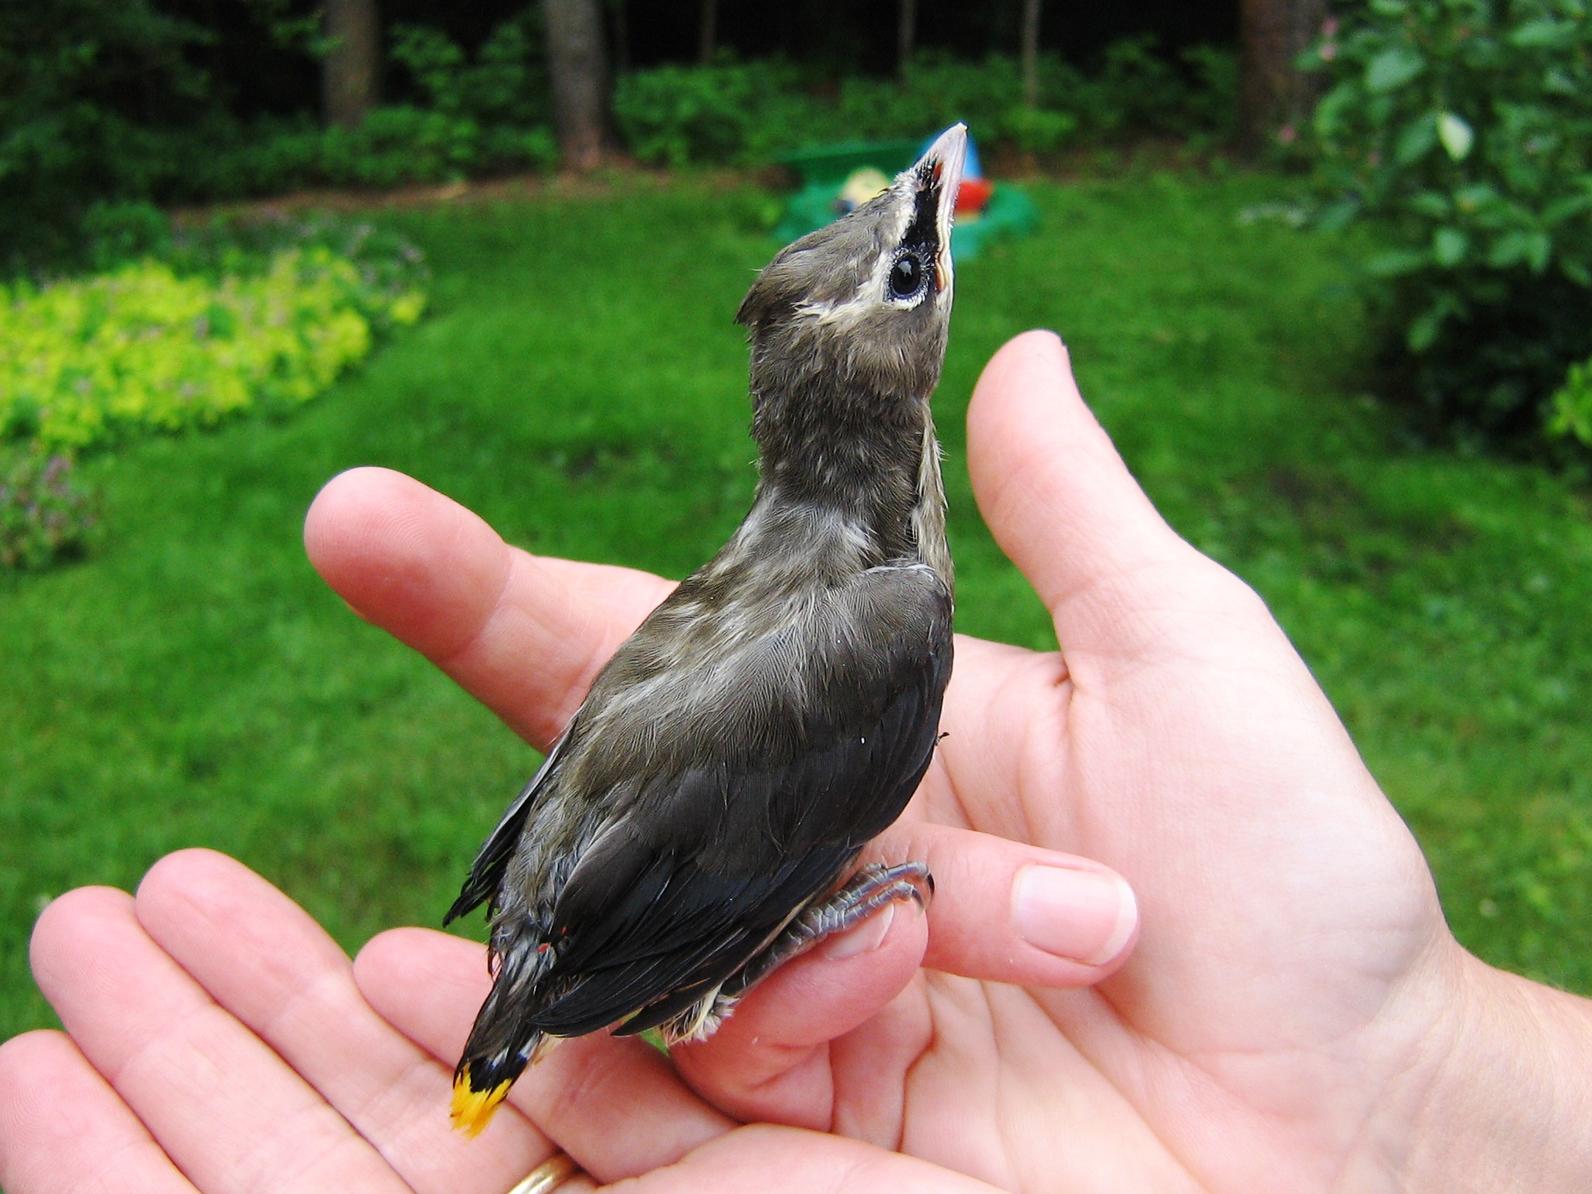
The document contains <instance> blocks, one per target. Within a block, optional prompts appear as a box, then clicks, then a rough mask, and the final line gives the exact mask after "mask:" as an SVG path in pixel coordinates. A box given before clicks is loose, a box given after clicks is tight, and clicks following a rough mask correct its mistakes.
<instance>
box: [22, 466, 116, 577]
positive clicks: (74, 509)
mask: <svg viewBox="0 0 1592 1194" xmlns="http://www.w3.org/2000/svg"><path fill="white" fill-rule="evenodd" d="M98 523H99V512H98V510H97V503H96V502H95V501H94V499H93V498H92V497H91V495H90V494H89V493H88V492H87V491H86V490H84V489H83V488H82V487H80V486H79V485H78V484H77V482H76V480H75V479H74V478H73V476H72V460H71V457H69V456H65V455H62V454H60V453H44V452H40V451H36V450H35V451H19V450H18V449H17V448H15V447H7V446H4V445H0V571H5V570H13V571H21V570H24V569H34V568H43V567H44V566H45V565H47V564H52V563H55V562H56V561H57V560H63V559H70V558H72V557H74V556H79V555H82V554H83V553H84V552H85V551H86V550H87V549H88V545H89V542H90V540H91V538H92V536H93V534H94V532H95V530H96V528H97V527H98Z"/></svg>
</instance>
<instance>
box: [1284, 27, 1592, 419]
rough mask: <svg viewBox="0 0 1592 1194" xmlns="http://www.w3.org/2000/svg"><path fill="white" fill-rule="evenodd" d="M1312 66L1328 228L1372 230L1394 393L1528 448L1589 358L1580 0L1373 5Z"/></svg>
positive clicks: (1591, 271) (1589, 109) (1591, 136)
mask: <svg viewBox="0 0 1592 1194" xmlns="http://www.w3.org/2000/svg"><path fill="white" fill-rule="evenodd" d="M1305 64H1306V65H1308V66H1313V67H1315V68H1317V69H1322V70H1326V71H1328V72H1330V75H1331V80H1332V86H1331V88H1330V90H1329V91H1328V92H1327V93H1326V95H1325V96H1324V97H1323V99H1322V100H1321V102H1320V104H1319V106H1318V107H1317V110H1316V113H1315V119H1314V134H1315V143H1316V152H1317V161H1318V165H1317V174H1318V178H1319V181H1320V184H1321V186H1322V188H1323V189H1324V191H1325V192H1326V194H1327V196H1328V198H1329V200H1330V202H1329V204H1328V206H1326V207H1325V208H1324V210H1323V213H1322V218H1321V222H1322V223H1323V224H1325V225H1327V226H1341V225H1343V224H1347V223H1349V222H1351V221H1354V220H1359V221H1363V222H1365V223H1367V224H1368V225H1370V226H1372V227H1373V228H1374V229H1375V230H1376V232H1377V233H1379V234H1380V236H1381V237H1382V238H1383V240H1384V241H1385V243H1386V246H1387V250H1386V251H1385V252H1383V253H1381V255H1380V256H1378V257H1376V258H1375V259H1374V260H1372V261H1370V262H1368V263H1367V266H1368V270H1369V272H1370V273H1371V274H1372V275H1373V276H1374V277H1375V278H1376V279H1378V280H1379V286H1380V291H1379V293H1378V294H1377V295H1376V297H1377V300H1378V306H1379V308H1380V310H1381V312H1382V317H1383V319H1384V320H1385V322H1386V325H1387V326H1388V328H1389V329H1390V331H1389V336H1388V346H1387V350H1386V352H1385V353H1384V360H1385V362H1386V363H1387V364H1388V366H1389V369H1390V378H1391V380H1392V381H1393V383H1394V385H1395V386H1397V387H1398V392H1399V393H1398V396H1400V397H1407V398H1408V399H1410V400H1411V401H1413V402H1414V403H1416V404H1417V405H1418V408H1419V409H1420V410H1422V411H1424V412H1425V414H1426V415H1427V416H1428V418H1429V422H1430V424H1431V425H1432V426H1433V428H1434V429H1444V430H1446V431H1449V432H1457V433H1459V434H1461V435H1471V434H1477V433H1479V434H1481V435H1484V436H1487V437H1489V438H1492V439H1493V440H1495V441H1501V442H1506V443H1521V442H1524V441H1527V440H1530V439H1534V438H1536V437H1538V436H1539V435H1540V433H1541V430H1542V428H1543V424H1544V419H1545V416H1546V412H1547V405H1548V401H1549V396H1550V395H1551V394H1552V393H1553V392H1554V390H1555V388H1556V387H1557V386H1558V385H1559V384H1560V382H1561V381H1563V379H1564V378H1565V374H1566V370H1567V369H1568V367H1569V365H1570V364H1571V362H1573V361H1577V360H1581V359H1584V358H1585V357H1587V356H1588V355H1592V319H1589V318H1588V317H1587V309H1588V304H1589V300H1592V293H1589V289H1592V161H1589V154H1592V21H1589V20H1588V14H1587V11H1586V4H1585V2H1584V0H1507V2H1506V0H1372V2H1371V3H1370V4H1369V5H1368V7H1367V9H1366V11H1365V13H1364V15H1363V17H1360V18H1357V19H1355V20H1354V21H1352V22H1346V23H1345V25H1344V26H1343V27H1342V28H1341V29H1338V28H1336V27H1334V26H1332V25H1331V23H1329V26H1328V28H1327V30H1326V31H1325V34H1324V36H1323V38H1322V39H1321V41H1320V42H1319V43H1318V44H1317V45H1316V46H1315V47H1314V48H1313V49H1312V50H1311V51H1310V52H1309V53H1308V55H1307V56H1306V60H1305Z"/></svg>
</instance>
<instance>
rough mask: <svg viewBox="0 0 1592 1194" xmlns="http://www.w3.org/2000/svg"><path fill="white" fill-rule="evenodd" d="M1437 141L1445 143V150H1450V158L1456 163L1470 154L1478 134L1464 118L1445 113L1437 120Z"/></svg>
mask: <svg viewBox="0 0 1592 1194" xmlns="http://www.w3.org/2000/svg"><path fill="white" fill-rule="evenodd" d="M1437 139H1438V140H1439V141H1441V142H1442V143H1443V148H1444V149H1446V150H1448V156H1449V157H1451V158H1453V159H1454V160H1455V161H1456V162H1462V161H1464V160H1465V155H1466V154H1468V153H1469V152H1470V147H1471V146H1472V145H1474V144H1475V143H1476V134H1475V133H1473V132H1472V131H1471V128H1470V125H1468V124H1466V123H1465V120H1464V118H1463V117H1460V116H1456V115H1455V114H1454V113H1452V112H1444V113H1443V114H1442V115H1441V116H1439V117H1438V118H1437Z"/></svg>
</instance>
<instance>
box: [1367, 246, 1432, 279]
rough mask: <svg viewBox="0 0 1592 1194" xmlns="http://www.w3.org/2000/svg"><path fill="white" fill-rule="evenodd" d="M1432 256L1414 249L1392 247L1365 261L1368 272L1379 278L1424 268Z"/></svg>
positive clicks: (1391, 276)
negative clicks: (1429, 256)
mask: <svg viewBox="0 0 1592 1194" xmlns="http://www.w3.org/2000/svg"><path fill="white" fill-rule="evenodd" d="M1429 260H1430V258H1428V257H1427V255H1426V254H1425V253H1417V252H1415V251H1414V250H1413V249H1390V250H1388V251H1387V252H1386V253H1378V254H1376V256H1374V257H1372V258H1371V259H1370V260H1368V261H1367V262H1366V263H1365V269H1366V272H1367V273H1369V274H1371V275H1372V276H1373V277H1377V278H1394V277H1397V276H1398V275H1400V274H1412V273H1414V272H1415V271H1416V270H1418V269H1423V268H1424V267H1425V266H1426V264H1427V262H1428V261H1429Z"/></svg>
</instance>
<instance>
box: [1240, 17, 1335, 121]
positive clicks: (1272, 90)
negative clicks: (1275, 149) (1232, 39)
mask: <svg viewBox="0 0 1592 1194" xmlns="http://www.w3.org/2000/svg"><path fill="white" fill-rule="evenodd" d="M1326 9H1327V5H1326V0H1239V5H1238V18H1239V41H1240V47H1239V91H1238V130H1239V144H1240V146H1241V147H1242V148H1243V149H1245V150H1246V151H1248V152H1251V153H1253V152H1255V151H1257V150H1259V149H1260V148H1262V147H1263V146H1264V145H1265V144H1266V142H1267V140H1268V139H1269V138H1270V137H1272V136H1274V135H1275V134H1276V132H1277V130H1278V129H1280V128H1282V127H1283V126H1284V125H1286V124H1289V123H1291V122H1293V121H1296V120H1300V119H1302V118H1303V117H1304V116H1305V114H1306V113H1307V112H1308V111H1309V110H1310V108H1311V107H1312V105H1313V104H1314V101H1315V99H1316V96H1317V93H1318V91H1319V88H1320V82H1321V81H1320V79H1319V77H1318V76H1315V75H1307V74H1304V73H1302V72H1301V71H1299V70H1296V69H1295V67H1294V59H1295V58H1297V57H1298V56H1299V54H1300V53H1301V52H1302V51H1303V50H1304V49H1305V48H1306V47H1307V46H1309V44H1310V43H1311V42H1312V41H1313V40H1314V39H1315V37H1316V35H1317V34H1318V33H1319V32H1320V31H1321V22H1322V20H1323V19H1324V18H1325V17H1326Z"/></svg>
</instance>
